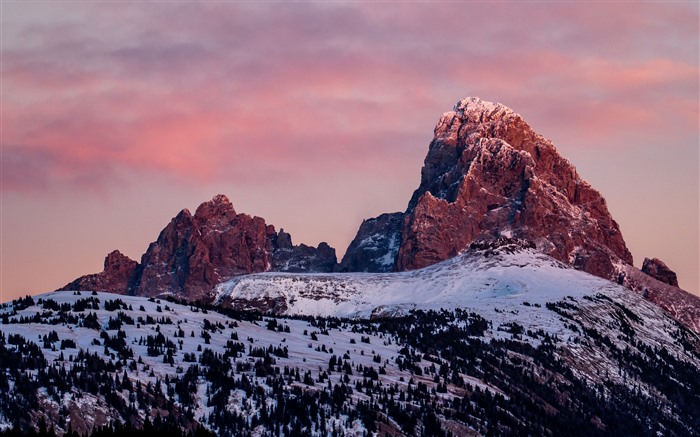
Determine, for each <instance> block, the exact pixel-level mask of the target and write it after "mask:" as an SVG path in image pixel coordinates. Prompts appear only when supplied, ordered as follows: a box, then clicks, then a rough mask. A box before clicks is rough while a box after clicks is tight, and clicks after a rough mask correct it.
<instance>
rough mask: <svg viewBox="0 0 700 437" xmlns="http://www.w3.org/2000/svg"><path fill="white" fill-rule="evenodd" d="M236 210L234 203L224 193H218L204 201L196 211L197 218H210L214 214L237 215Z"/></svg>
mask: <svg viewBox="0 0 700 437" xmlns="http://www.w3.org/2000/svg"><path fill="white" fill-rule="evenodd" d="M235 214H236V210H235V209H234V208H233V204H232V203H231V201H230V200H229V199H228V197H226V196H225V195H224V194H217V195H216V196H214V197H213V198H212V199H211V200H209V201H207V202H204V203H202V204H201V205H199V207H197V211H196V212H195V213H194V215H195V217H197V218H208V217H212V216H227V215H231V216H233V215H235Z"/></svg>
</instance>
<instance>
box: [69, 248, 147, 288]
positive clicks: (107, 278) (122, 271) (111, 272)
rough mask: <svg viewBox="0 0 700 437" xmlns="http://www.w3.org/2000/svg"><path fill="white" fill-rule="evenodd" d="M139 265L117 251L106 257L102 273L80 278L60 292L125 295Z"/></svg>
mask: <svg viewBox="0 0 700 437" xmlns="http://www.w3.org/2000/svg"><path fill="white" fill-rule="evenodd" d="M138 265H139V263H137V262H136V261H134V260H132V259H131V258H129V257H128V256H126V255H124V254H122V253H121V252H119V251H118V250H115V251H113V252H111V253H110V254H109V255H107V257H105V262H104V270H103V271H102V272H100V273H95V274H92V275H87V276H83V277H80V278H78V279H76V280H75V281H73V282H71V283H70V284H68V285H66V286H65V287H63V288H61V289H60V290H96V291H106V292H109V293H118V294H125V293H126V292H127V290H128V286H129V284H130V283H131V282H132V281H133V280H134V278H135V276H136V273H137V270H138Z"/></svg>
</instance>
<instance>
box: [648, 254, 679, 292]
mask: <svg viewBox="0 0 700 437" xmlns="http://www.w3.org/2000/svg"><path fill="white" fill-rule="evenodd" d="M642 272H644V273H646V274H647V275H649V276H651V277H652V278H654V279H658V280H659V281H661V282H663V283H665V284H668V285H672V286H674V287H678V277H677V276H676V272H674V271H673V270H671V269H670V268H669V267H668V266H667V265H666V263H664V262H663V261H661V260H660V259H658V258H652V259H649V258H644V263H642Z"/></svg>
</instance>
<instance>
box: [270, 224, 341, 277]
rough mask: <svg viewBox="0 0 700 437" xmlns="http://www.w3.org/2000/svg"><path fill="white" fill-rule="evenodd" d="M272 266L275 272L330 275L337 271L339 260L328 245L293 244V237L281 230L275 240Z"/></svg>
mask: <svg viewBox="0 0 700 437" xmlns="http://www.w3.org/2000/svg"><path fill="white" fill-rule="evenodd" d="M273 247H274V250H273V252H272V266H271V268H270V270H272V271H275V272H291V273H328V272H332V271H333V270H334V269H335V265H336V263H337V262H338V259H337V258H336V256H335V249H333V248H332V247H330V246H329V245H328V244H327V243H320V244H319V245H318V247H311V246H307V245H306V244H300V245H298V246H294V245H293V244H292V236H291V235H289V234H288V233H286V232H284V229H280V231H279V233H278V234H277V238H276V239H273Z"/></svg>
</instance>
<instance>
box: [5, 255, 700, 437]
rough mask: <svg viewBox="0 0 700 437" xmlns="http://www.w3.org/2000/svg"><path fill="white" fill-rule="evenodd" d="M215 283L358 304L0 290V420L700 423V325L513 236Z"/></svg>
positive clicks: (276, 426)
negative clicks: (459, 251)
mask: <svg viewBox="0 0 700 437" xmlns="http://www.w3.org/2000/svg"><path fill="white" fill-rule="evenodd" d="M244 280H247V281H248V282H244ZM219 291H220V294H219V300H220V301H221V302H222V303H223V302H225V301H227V302H228V303H229V304H232V305H234V306H237V307H245V306H248V307H254V306H256V305H258V306H260V307H267V308H268V309H270V308H276V309H277V310H278V311H280V312H283V311H284V312H287V313H296V314H300V313H305V314H324V315H351V316H361V317H360V318H357V319H337V318H314V317H306V318H289V317H287V318H285V317H279V316H265V317H263V316H260V315H259V314H258V315H256V314H252V315H251V314H240V313H228V314H224V313H221V312H216V311H214V309H215V308H209V309H208V310H207V309H205V308H201V307H193V306H189V305H180V304H177V303H172V302H167V301H165V300H156V299H155V298H150V299H147V298H143V297H134V296H121V295H114V294H106V293H94V294H93V293H86V292H83V293H82V294H79V293H77V292H70V291H62V292H56V293H50V294H46V295H43V296H35V297H34V299H32V298H27V299H22V300H18V301H15V302H12V303H8V304H3V305H2V306H0V321H1V322H2V323H1V324H0V431H2V430H3V429H5V428H9V427H15V428H18V429H21V430H25V431H26V430H28V429H37V428H38V423H40V421H42V420H43V421H45V422H46V423H47V425H49V426H53V427H54V429H55V430H56V431H57V432H58V433H59V434H60V433H62V432H64V431H67V430H68V429H72V430H76V431H78V432H80V433H83V434H85V433H88V432H90V431H91V430H93V429H94V427H95V426H102V425H108V424H131V425H132V426H134V427H136V428H139V427H142V426H143V427H145V426H146V424H147V423H148V421H150V423H154V424H155V423H160V424H163V423H165V424H168V425H175V426H177V427H180V428H182V429H184V430H193V429H195V427H197V426H203V427H204V428H206V429H209V430H211V431H212V432H214V433H215V434H216V435H284V436H290V435H316V436H323V435H329V434H332V433H337V434H339V435H346V436H353V435H357V436H359V435H365V433H366V434H370V435H385V434H389V435H443V434H441V433H442V431H443V430H449V431H451V432H452V434H453V435H488V434H495V435H501V434H505V435H513V434H520V432H521V431H522V430H529V431H527V433H529V434H536V435H563V434H566V435H593V434H601V433H604V434H616V433H621V434H626V435H647V434H654V433H659V434H660V435H678V436H685V435H692V434H693V432H694V431H693V430H696V429H697V414H696V413H697V411H696V410H694V409H693V406H694V405H698V402H700V340H699V339H698V337H697V336H696V335H694V334H693V333H692V332H690V331H688V330H686V329H685V328H683V327H682V326H681V325H679V324H678V323H677V322H676V321H675V320H673V319H672V318H670V317H668V316H667V315H666V314H665V313H664V312H663V311H662V310H661V309H660V308H659V307H657V306H655V305H653V304H652V303H650V302H648V301H646V300H644V299H643V298H642V297H641V296H640V295H638V294H635V293H633V292H630V291H627V290H625V289H622V288H618V287H617V286H615V285H614V284H611V283H609V282H606V281H604V280H601V279H598V278H595V277H593V276H590V275H587V274H583V273H580V272H577V271H575V270H571V269H569V268H566V266H564V265H563V264H560V263H558V262H556V261H554V260H552V259H551V258H549V257H546V256H544V255H541V254H539V253H537V252H535V251H533V250H532V249H531V248H528V247H525V246H523V244H521V243H518V242H513V241H510V242H506V244H501V245H499V246H498V247H496V246H495V245H494V246H493V247H490V246H487V245H484V246H483V247H476V248H475V249H474V250H472V251H470V252H469V253H466V254H464V255H462V256H460V257H457V258H455V259H453V260H450V261H448V262H445V263H442V264H439V265H436V266H433V267H430V268H428V269H424V270H420V271H414V272H408V273H400V274H391V275H370V274H353V275H289V274H263V275H253V276H250V277H247V278H241V279H240V280H239V281H238V282H234V283H230V284H229V288H225V287H224V286H222V287H221V288H220V290H219ZM246 293H247V294H246ZM440 308H446V310H444V311H443V310H439V309H440ZM431 309H434V310H439V311H431ZM217 311H224V310H222V309H221V308H218V309H217ZM224 312H225V311H224ZM373 315H374V316H387V315H401V316H402V317H375V318H374V320H367V318H366V317H371V316H373Z"/></svg>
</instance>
